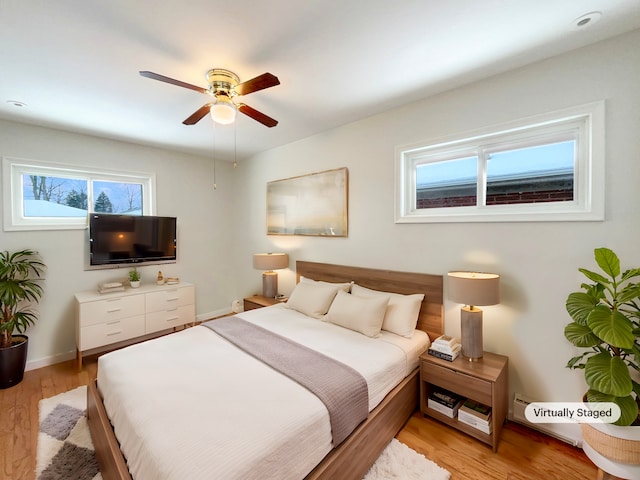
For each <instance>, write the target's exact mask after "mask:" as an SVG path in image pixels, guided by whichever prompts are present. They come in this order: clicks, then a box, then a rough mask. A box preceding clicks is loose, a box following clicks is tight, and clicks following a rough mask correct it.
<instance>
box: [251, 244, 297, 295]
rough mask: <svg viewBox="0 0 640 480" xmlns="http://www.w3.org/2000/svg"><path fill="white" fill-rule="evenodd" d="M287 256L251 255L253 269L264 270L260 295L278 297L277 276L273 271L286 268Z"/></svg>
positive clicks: (274, 254)
mask: <svg viewBox="0 0 640 480" xmlns="http://www.w3.org/2000/svg"><path fill="white" fill-rule="evenodd" d="M288 266H289V255H287V254H286V253H256V254H254V255H253V268H255V269H256V270H265V272H263V273H262V295H263V296H264V297H267V298H275V297H276V295H278V274H277V273H276V272H274V270H278V269H280V268H287V267H288Z"/></svg>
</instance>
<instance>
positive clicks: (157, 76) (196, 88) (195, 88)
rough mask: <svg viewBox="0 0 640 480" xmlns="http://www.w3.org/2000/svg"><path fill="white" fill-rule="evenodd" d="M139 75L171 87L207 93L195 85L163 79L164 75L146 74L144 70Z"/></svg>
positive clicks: (204, 89)
mask: <svg viewBox="0 0 640 480" xmlns="http://www.w3.org/2000/svg"><path fill="white" fill-rule="evenodd" d="M140 75H142V76H143V77H146V78H151V79H153V80H159V81H161V82H164V83H170V84H171V85H177V86H178V87H183V88H188V89H190V90H195V91H196V92H200V93H209V90H207V89H206V88H202V87H198V86H196V85H191V84H190V83H186V82H182V81H180V80H176V79H174V78H169V77H165V76H164V75H160V74H158V73H153V72H148V71H146V70H145V71H142V72H140Z"/></svg>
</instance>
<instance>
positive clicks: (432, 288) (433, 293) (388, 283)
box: [296, 261, 444, 340]
mask: <svg viewBox="0 0 640 480" xmlns="http://www.w3.org/2000/svg"><path fill="white" fill-rule="evenodd" d="M300 276H303V277H306V278H311V279H313V280H323V281H325V282H355V283H357V284H358V285H361V286H363V287H366V288H371V289H372V290H381V291H383V292H393V293H402V294H405V295H407V294H411V293H424V300H423V301H422V307H421V308H420V315H419V316H418V325H417V328H418V329H419V330H422V331H425V332H427V333H428V334H429V338H431V340H435V339H436V338H437V337H439V336H440V335H442V334H443V333H444V307H443V298H442V295H443V293H442V290H443V287H442V284H443V280H442V275H431V274H428V273H411V272H396V271H393V270H378V269H374V268H362V267H348V266H344V265H331V264H328V263H316V262H304V261H296V282H299V281H300Z"/></svg>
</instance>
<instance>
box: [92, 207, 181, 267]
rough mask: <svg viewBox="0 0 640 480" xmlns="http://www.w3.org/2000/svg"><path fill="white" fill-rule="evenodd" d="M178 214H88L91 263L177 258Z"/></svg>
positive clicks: (155, 260) (94, 264)
mask: <svg viewBox="0 0 640 480" xmlns="http://www.w3.org/2000/svg"><path fill="white" fill-rule="evenodd" d="M176 230H177V221H176V218H175V217H153V216H148V215H147V216H137V215H113V214H102V213H100V214H97V213H96V214H90V215H89V264H90V265H92V266H96V265H103V266H107V265H113V266H117V265H118V264H122V263H124V264H127V263H170V262H175V261H176V248H177V238H176V237H177V235H176V233H177V232H176Z"/></svg>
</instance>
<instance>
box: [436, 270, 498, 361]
mask: <svg viewBox="0 0 640 480" xmlns="http://www.w3.org/2000/svg"><path fill="white" fill-rule="evenodd" d="M448 276H449V300H452V301H454V302H456V303H463V304H464V305H465V306H464V307H462V308H461V309H460V336H461V337H462V355H463V356H464V357H466V358H467V359H469V361H476V360H478V359H480V358H482V351H483V347H482V310H481V309H479V308H478V305H481V306H484V305H495V304H497V303H500V275H496V274H495V273H479V272H449V274H448Z"/></svg>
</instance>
